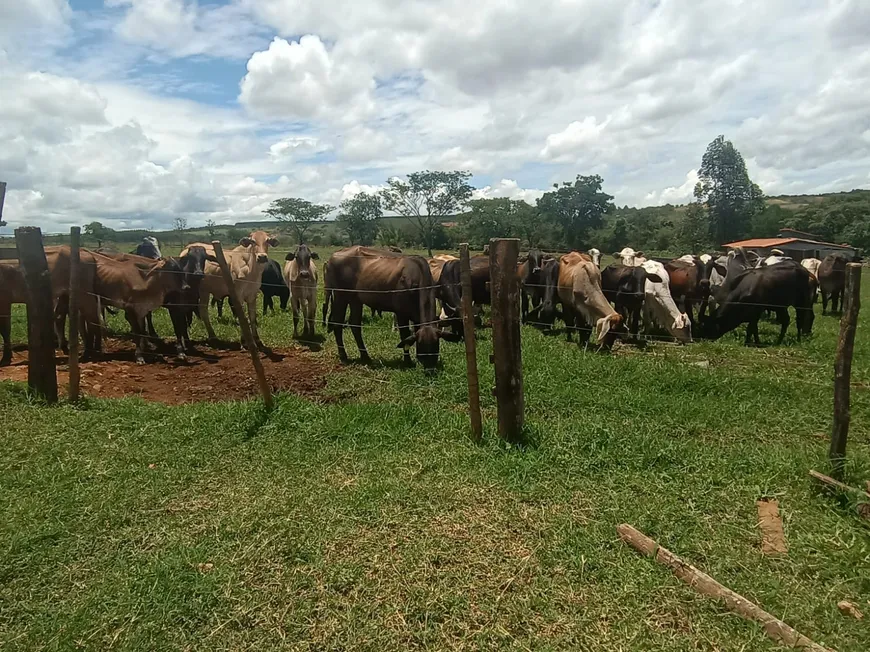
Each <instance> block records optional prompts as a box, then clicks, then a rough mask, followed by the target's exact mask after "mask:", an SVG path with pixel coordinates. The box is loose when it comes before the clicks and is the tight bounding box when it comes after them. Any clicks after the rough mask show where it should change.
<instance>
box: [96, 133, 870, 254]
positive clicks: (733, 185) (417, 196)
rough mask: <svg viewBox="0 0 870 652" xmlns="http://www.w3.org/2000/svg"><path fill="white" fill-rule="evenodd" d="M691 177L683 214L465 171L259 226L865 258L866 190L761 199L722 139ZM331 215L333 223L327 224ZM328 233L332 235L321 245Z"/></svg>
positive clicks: (180, 230)
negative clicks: (813, 250)
mask: <svg viewBox="0 0 870 652" xmlns="http://www.w3.org/2000/svg"><path fill="white" fill-rule="evenodd" d="M698 177H699V180H698V183H697V185H696V186H695V189H694V200H693V201H692V202H691V203H689V204H688V205H681V206H674V205H671V204H666V205H664V206H652V207H647V208H632V207H629V206H623V207H618V206H616V204H615V203H614V197H613V196H612V195H609V194H607V193H606V192H604V190H603V187H604V179H603V178H602V177H601V176H600V175H588V176H586V175H580V174H578V175H576V177H575V178H574V179H573V180H570V181H564V182H562V183H558V184H554V185H553V187H552V188H551V189H550V190H549V191H547V192H545V193H544V194H543V195H542V196H541V197H540V198H539V199H538V200H537V201H536V202H535V203H534V204H530V203H528V202H526V201H522V200H515V199H507V198H495V199H482V198H478V199H475V198H474V191H475V189H474V187H473V186H472V185H471V181H472V175H471V173H470V172H467V171H464V170H454V171H431V170H423V171H419V172H414V173H411V174H409V175H407V176H406V177H405V178H404V179H402V178H398V177H392V178H390V179H388V180H387V182H386V185H385V187H384V188H383V189H382V190H381V191H379V192H376V193H366V192H360V193H359V194H357V195H355V196H353V197H351V198H349V199H346V200H344V201H342V202H341V203H340V204H339V205H338V206H337V207H335V206H331V205H327V204H318V203H314V202H311V201H309V200H306V199H304V198H300V197H282V198H280V199H276V200H274V201H273V202H272V203H271V204H270V206H269V208H268V209H266V210H265V216H267V217H268V218H270V219H275V220H278V221H280V222H281V223H283V224H284V225H285V226H286V227H287V228H288V230H289V231H290V232H291V233H292V235H293V237H294V238H295V239H296V240H297V241H298V242H310V243H313V244H318V245H321V244H325V245H347V244H363V245H372V244H375V243H377V244H380V245H384V246H387V245H398V246H405V247H413V248H422V249H426V250H428V252H429V254H430V255H431V254H432V252H433V251H434V250H436V249H453V248H455V247H456V245H457V244H458V243H459V242H469V243H471V244H472V245H473V246H475V247H476V248H481V247H483V245H485V244H486V243H488V242H489V240H490V239H491V238H497V237H516V238H520V239H521V240H522V242H523V246H526V247H540V248H543V249H547V250H550V251H563V250H570V249H577V250H585V249H589V248H591V247H593V246H594V247H598V248H599V249H602V250H604V251H614V250H617V249H620V248H622V247H624V246H631V247H634V248H636V249H643V250H644V251H651V252H653V251H654V252H661V253H662V254H665V253H687V252H692V253H701V252H703V251H711V250H716V249H719V248H720V246H721V245H722V244H725V243H728V242H732V241H735V240H741V239H744V238H750V237H752V238H756V237H773V236H776V234H777V232H778V231H779V230H780V229H781V228H784V227H788V228H793V229H798V230H801V231H805V232H809V233H812V234H815V235H817V236H819V237H820V238H821V239H823V240H825V241H829V242H835V243H842V242H849V243H850V244H852V245H853V246H856V247H859V248H862V249H866V248H868V247H870V191H860V190H858V191H852V192H849V193H838V194H834V195H825V196H822V197H815V198H813V197H809V198H805V199H804V198H800V197H797V198H787V197H780V198H777V197H772V198H766V197H765V196H764V193H763V192H762V191H761V189H760V188H759V186H758V185H757V184H756V183H754V182H753V181H752V180H751V179H750V178H749V174H748V171H747V169H746V163H745V161H744V159H743V156H742V155H741V154H740V152H739V151H737V149H736V148H735V147H734V145H733V144H732V143H731V142H730V141H728V140H726V139H725V137H724V136H718V137H717V138H715V139H714V140H713V141H712V142H711V143H710V144H709V145H708V146H707V149H706V151H705V152H704V154H703V156H702V158H701V165H700V167H699V172H698ZM336 209H337V216H336V218H335V221H334V222H324V220H325V218H327V216H328V215H330V214H331V213H333V212H334V211H336ZM386 217H390V218H391V219H386ZM327 223H328V224H330V225H331V226H332V228H331V229H330V230H329V231H328V232H327V233H326V234H324V232H323V228H322V227H323V225H324V224H327ZM206 228H207V229H208V234H209V237H210V239H214V238H215V236H216V229H217V228H222V229H223V230H224V231H226V233H227V236H228V237H229V238H230V239H231V240H232V239H234V237H235V236H237V235H239V233H242V232H241V230H239V229H234V228H229V230H227V227H217V225H216V224H215V223H214V221H212V220H209V221H208V222H207V224H206ZM186 229H187V220H186V219H184V218H176V220H175V224H174V229H173V231H174V233H175V235H176V236H177V237H178V238H179V241H180V242H181V243H182V244H183V241H184V236H185V231H186ZM236 231H238V233H236ZM137 233H138V232H137ZM143 233H144V234H147V232H143ZM85 234H86V235H89V236H91V237H92V238H94V239H96V240H98V241H100V243H101V242H102V240H104V239H105V240H109V241H112V240H116V239H117V237H116V236H117V234H116V233H115V232H114V231H113V230H112V229H110V228H108V227H105V226H103V225H102V224H100V223H99V222H93V223H91V224H89V225H86V226H85ZM124 235H125V236H127V238H129V237H130V234H129V233H125V234H124ZM243 235H246V234H244V233H242V235H239V237H242V236H243Z"/></svg>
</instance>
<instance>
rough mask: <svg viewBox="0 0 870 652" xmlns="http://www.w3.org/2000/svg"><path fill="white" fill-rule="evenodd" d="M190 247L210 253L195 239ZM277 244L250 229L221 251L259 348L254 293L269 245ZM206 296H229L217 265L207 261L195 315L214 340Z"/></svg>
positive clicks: (259, 282) (206, 245) (210, 253)
mask: <svg viewBox="0 0 870 652" xmlns="http://www.w3.org/2000/svg"><path fill="white" fill-rule="evenodd" d="M192 246H198V247H203V248H204V249H205V251H206V253H207V254H208V255H209V256H214V247H212V246H211V245H210V244H206V243H204V242H195V243H193V244H191V245H188V248H189V247H192ZM277 246H278V239H277V238H273V237H271V236H270V235H269V234H268V233H266V232H265V231H254V232H252V233H251V235H250V236H248V237H247V238H242V239H241V240H239V246H238V247H236V248H235V249H233V250H232V251H227V252H224V256H225V257H226V259H227V264H228V265H229V267H230V274H232V277H233V285H234V287H235V290H236V295H237V296H238V298H239V302H241V304H242V305H245V304H247V306H248V320H249V321H250V322H251V332H252V334H253V336H254V342H256V344H257V346H258V347H259V348H263V342H262V341H261V340H260V333H259V331H258V330H257V293H258V292H259V291H260V284H261V282H262V279H263V270H264V269H265V267H266V261H267V260H269V247H277ZM185 253H187V248H185V249H184V250H183V251H182V252H181V255H182V256H184V255H185ZM210 296H214V297H215V298H216V299H223V298H224V297H226V296H229V289H228V288H227V285H226V283H224V278H223V275H222V274H221V269H220V265H218V264H217V263H214V262H209V263H208V264H207V265H206V267H205V277H204V278H203V279H202V283H200V286H199V317H200V319H202V322H203V323H204V324H205V329H206V331H208V338H209V341H211V342H214V341H215V340H217V337H216V336H215V333H214V328H212V325H211V319H210V318H209V314H208V300H209V297H210ZM243 344H244V343H243Z"/></svg>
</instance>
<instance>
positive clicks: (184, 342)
mask: <svg viewBox="0 0 870 652" xmlns="http://www.w3.org/2000/svg"><path fill="white" fill-rule="evenodd" d="M177 260H178V263H179V266H180V267H181V271H182V272H184V274H185V275H186V280H187V289H185V290H179V291H178V292H170V293H169V294H167V295H166V297H165V298H164V302H163V305H164V306H165V307H166V309H167V310H168V311H169V317H170V319H171V320H172V330H173V331H174V333H175V349H176V354H177V356H178V358H179V359H180V360H185V359H186V358H187V355H186V353H187V351H189V350H190V348H191V343H190V331H189V329H190V323H191V321H192V320H193V314H194V312H195V308H196V306H197V303H198V302H199V286H200V284H201V283H202V279H203V278H204V276H205V266H206V262H212V263H216V262H217V258H215V257H214V256H213V255H211V254H209V253H207V252H206V250H205V247H201V246H197V245H190V246H189V247H188V248H187V254H186V255H185V256H182V257H180V258H179V259H177Z"/></svg>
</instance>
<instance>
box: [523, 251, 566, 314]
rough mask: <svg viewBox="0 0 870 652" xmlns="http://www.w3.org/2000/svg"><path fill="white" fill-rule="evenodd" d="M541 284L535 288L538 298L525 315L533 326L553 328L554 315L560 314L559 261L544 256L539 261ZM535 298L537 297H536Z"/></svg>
mask: <svg viewBox="0 0 870 652" xmlns="http://www.w3.org/2000/svg"><path fill="white" fill-rule="evenodd" d="M540 279H541V286H540V287H539V288H536V289H537V290H538V291H539V292H540V294H539V295H538V299H539V300H540V301H539V302H538V303H537V305H535V306H534V307H533V308H532V309H531V310H530V311H529V312H528V314H527V315H526V317H527V318H528V319H529V320H533V321H531V322H530V323H532V324H533V325H535V326H539V327H546V328H549V329H552V328H553V324H554V323H555V321H556V317H559V316H562V315H561V313H560V311H559V308H558V304H559V261H558V260H556V259H555V258H549V257H547V258H544V260H543V262H542V263H541V273H540ZM536 300H537V299H536Z"/></svg>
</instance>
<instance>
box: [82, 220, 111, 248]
mask: <svg viewBox="0 0 870 652" xmlns="http://www.w3.org/2000/svg"><path fill="white" fill-rule="evenodd" d="M84 231H85V235H89V236H91V237H92V238H93V239H94V240H96V241H97V246H98V247H102V246H103V240H110V241H111V240H114V239H115V229H111V228H109V227H108V226H103V224H102V222H91V223H90V224H85V228H84Z"/></svg>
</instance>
